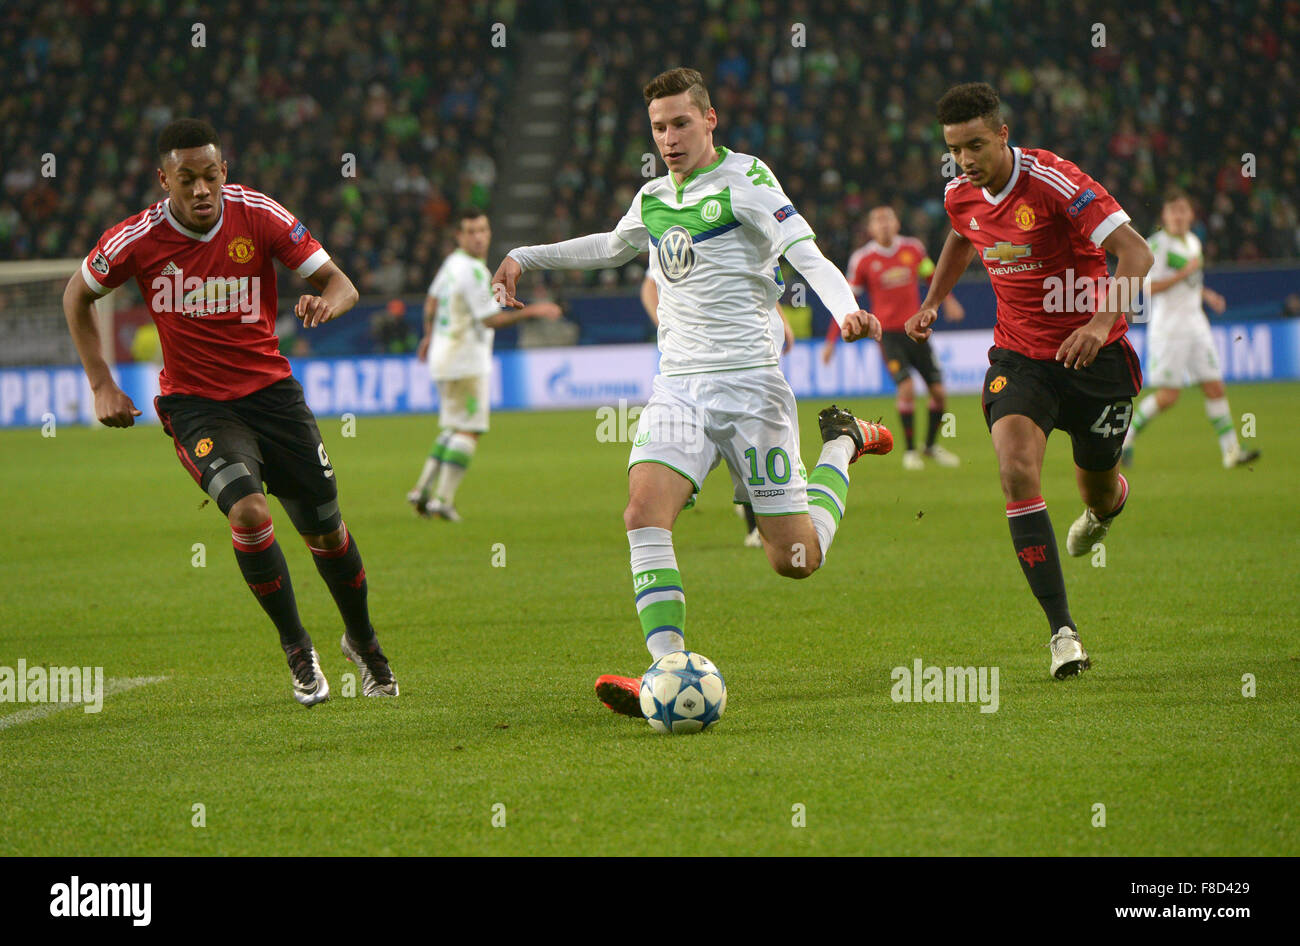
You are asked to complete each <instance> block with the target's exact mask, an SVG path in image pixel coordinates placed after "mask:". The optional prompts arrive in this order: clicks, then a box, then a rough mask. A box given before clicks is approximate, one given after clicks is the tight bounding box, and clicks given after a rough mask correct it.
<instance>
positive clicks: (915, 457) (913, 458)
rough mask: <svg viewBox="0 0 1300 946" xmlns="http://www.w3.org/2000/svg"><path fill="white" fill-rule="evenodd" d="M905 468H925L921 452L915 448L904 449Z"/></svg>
mask: <svg viewBox="0 0 1300 946" xmlns="http://www.w3.org/2000/svg"><path fill="white" fill-rule="evenodd" d="M903 469H905V470H924V469H925V461H924V460H922V459H921V454H919V453H918V452H917V451H915V450H905V451H903Z"/></svg>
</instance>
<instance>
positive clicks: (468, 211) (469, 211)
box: [456, 207, 487, 230]
mask: <svg viewBox="0 0 1300 946" xmlns="http://www.w3.org/2000/svg"><path fill="white" fill-rule="evenodd" d="M486 216H487V211H486V210H484V209H483V208H482V207H465V208H464V209H462V210H461V211H460V212H458V213H457V214H456V229H457V230H459V229H460V228H461V227H463V226H465V221H466V220H477V219H478V218H479V217H486Z"/></svg>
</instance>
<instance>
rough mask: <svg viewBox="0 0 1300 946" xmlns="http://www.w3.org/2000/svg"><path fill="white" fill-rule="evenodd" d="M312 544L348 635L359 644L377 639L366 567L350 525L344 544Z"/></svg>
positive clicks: (316, 559)
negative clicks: (325, 546) (368, 598)
mask: <svg viewBox="0 0 1300 946" xmlns="http://www.w3.org/2000/svg"><path fill="white" fill-rule="evenodd" d="M308 548H311V556H312V558H313V559H314V560H315V562H316V570H317V571H318V572H320V576H321V577H322V578H324V579H325V585H326V586H327V587H328V588H329V590H330V594H332V595H333V596H334V603H335V604H336V605H338V609H339V614H341V615H343V626H344V627H345V628H346V629H347V632H348V637H349V638H350V639H351V640H352V641H353V642H354V643H357V644H366V643H369V642H370V641H372V640H374V637H375V629H374V628H373V627H371V625H370V607H369V605H368V604H367V603H366V595H367V587H366V569H365V566H364V565H362V564H361V552H360V550H359V549H358V548H357V542H356V539H354V538H353V537H352V535H351V533H349V532H348V530H347V526H343V544H342V545H340V546H339V547H338V548H336V549H318V548H315V547H312V546H308Z"/></svg>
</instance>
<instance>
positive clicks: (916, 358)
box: [822, 206, 966, 470]
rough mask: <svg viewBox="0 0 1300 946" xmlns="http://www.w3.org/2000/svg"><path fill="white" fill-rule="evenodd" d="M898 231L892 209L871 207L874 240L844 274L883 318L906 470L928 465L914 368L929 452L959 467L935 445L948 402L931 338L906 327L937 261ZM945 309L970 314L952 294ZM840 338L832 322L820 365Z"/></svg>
mask: <svg viewBox="0 0 1300 946" xmlns="http://www.w3.org/2000/svg"><path fill="white" fill-rule="evenodd" d="M898 231H899V224H898V214H896V213H894V208H893V207H889V206H880V207H873V208H872V209H871V212H870V213H868V214H867V233H868V234H869V235H870V237H871V239H870V241H868V242H867V243H866V244H864V245H863V246H860V247H858V248H857V249H856V250H854V251H853V255H851V256H850V257H849V265H848V267H847V268H846V269H845V272H844V275H845V277H846V278H847V279H848V281H849V285H850V286H851V287H852V289H853V294H854V295H861V294H862V292H863V291H864V290H865V291H866V292H867V294H868V295H869V296H870V300H871V301H870V305H871V311H872V313H873V314H875V316H876V318H878V319H880V327H881V330H882V334H881V337H880V349H881V352H882V354H883V355H884V358H885V367H886V368H887V369H888V370H889V374H890V377H892V378H893V379H894V384H895V385H896V386H897V388H898V416H899V418H900V419H901V420H902V422H903V436H904V438H905V439H906V441H907V450H906V452H905V453H904V454H903V469H905V470H920V469H924V468H925V461H924V460H922V459H921V454H920V453H918V452H917V450H916V439H915V433H914V431H915V424H914V420H915V417H916V395H915V388H914V386H913V383H912V369H913V368H915V369H916V371H917V373H918V374H920V375H921V380H922V381H924V382H925V386H926V390H927V391H928V392H929V395H930V403H929V411H930V426H929V428H928V429H927V430H926V433H925V455H926V456H927V457H928V458H930V459H931V460H933V461H934V462H936V463H938V464H939V465H940V466H960V465H961V461H960V460H958V459H957V457H956V456H955V455H954V454H952V453H951V452H950V451H948V450H945V449H944V448H943V447H941V446H939V445H938V444H936V443H935V438H936V437H937V436H938V433H939V424H940V423H941V422H942V419H943V412H944V409H945V407H946V406H947V393H946V392H945V390H944V387H943V373H942V372H941V371H940V370H939V363H938V362H937V361H936V360H935V357H934V352H933V351H932V350H931V348H930V343H929V342H928V341H924V342H918V341H914V340H913V339H911V338H909V337H908V335H907V332H905V331H903V326H904V325H905V324H906V323H907V319H908V317H909V316H911V315H912V314H913V313H915V312H916V310H917V307H918V306H919V305H920V304H921V289H920V285H921V280H922V279H928V278H929V277H930V274H931V273H933V272H934V263H933V262H932V261H931V260H930V257H929V255H928V254H927V253H926V251H925V244H924V243H922V242H921V241H920V240H918V239H916V238H915V237H905V236H899V233H898ZM943 313H944V315H945V316H947V317H948V319H949V321H952V322H959V321H961V319H962V317H963V316H965V314H966V313H965V310H964V309H963V308H962V305H961V303H960V302H958V301H957V300H956V299H955V298H954V297H952V296H949V297H948V298H947V299H944V300H943ZM839 338H840V327H839V326H838V325H836V324H835V323H834V322H832V323H831V327H830V331H829V332H827V333H826V343H825V344H824V345H823V346H822V364H829V363H830V360H831V354H832V353H833V352H834V351H835V343H836V342H837V341H839Z"/></svg>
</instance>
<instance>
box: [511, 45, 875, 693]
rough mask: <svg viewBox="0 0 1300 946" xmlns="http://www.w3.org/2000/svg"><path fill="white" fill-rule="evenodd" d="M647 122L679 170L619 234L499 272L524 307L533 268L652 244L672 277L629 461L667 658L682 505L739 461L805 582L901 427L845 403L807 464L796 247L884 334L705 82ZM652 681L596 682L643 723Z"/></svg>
mask: <svg viewBox="0 0 1300 946" xmlns="http://www.w3.org/2000/svg"><path fill="white" fill-rule="evenodd" d="M643 97H644V100H645V102H646V105H647V107H648V110H649V115H650V127H651V131H652V134H653V136H654V140H655V145H656V146H657V147H658V149H659V153H660V155H661V156H662V157H663V159H664V163H665V164H666V165H667V166H668V171H669V173H668V174H667V175H665V176H663V177H660V178H656V179H654V180H653V181H650V182H648V183H647V184H646V185H645V186H643V187H642V188H641V190H640V192H639V193H638V194H637V195H636V197H635V198H634V199H633V201H632V206H631V207H630V208H629V209H628V212H627V213H626V214H625V215H624V217H623V219H622V220H620V221H619V223H618V225H617V227H615V229H614V230H613V231H612V232H609V233H597V234H592V235H590V236H585V237H579V238H577V239H575V240H566V241H564V242H562V243H556V244H552V245H549V246H529V247H520V248H517V249H514V250H512V251H511V252H510V254H509V255H508V256H507V257H506V258H505V259H504V260H503V261H502V263H501V266H500V268H498V270H497V272H496V275H495V276H494V277H493V279H492V282H493V287H494V289H495V290H497V292H498V293H499V295H498V299H499V300H500V301H501V302H502V303H503V304H505V305H510V306H514V307H518V306H520V305H521V303H519V302H518V301H516V300H515V298H514V294H515V284H516V281H517V280H518V278H519V276H520V274H521V273H523V272H524V271H526V270H529V269H601V268H606V267H612V266H620V265H622V264H623V263H626V262H629V261H630V260H632V259H634V258H635V257H636V256H637V254H639V253H642V252H645V251H646V250H650V275H651V276H652V277H653V278H654V280H655V282H656V284H657V285H658V287H659V305H658V313H659V350H660V354H661V358H660V363H659V371H660V373H659V375H658V376H657V377H656V378H655V380H654V388H653V393H652V394H651V398H650V402H649V404H647V405H646V408H645V411H643V412H642V414H641V421H640V425H639V426H638V429H637V436H636V440H635V441H634V442H633V444H632V451H631V456H630V457H629V461H628V503H627V508H626V509H625V511H624V513H623V520H624V525H625V526H626V528H627V536H628V544H629V545H630V547H631V566H632V588H633V594H634V597H635V600H636V605H637V614H638V618H639V619H640V623H641V628H642V631H643V632H644V635H645V643H646V647H647V649H648V650H649V651H650V654H651V656H652V657H653V658H654V659H656V660H657V659H659V658H660V657H662V656H663V655H665V654H669V653H673V652H675V651H680V650H684V649H685V639H684V627H685V616H686V603H685V602H686V599H685V594H684V591H683V585H682V580H681V573H680V572H679V571H678V569H677V559H676V556H675V554H674V551H673V537H672V527H673V523H674V522H675V521H676V519H677V515H678V513H680V512H681V510H682V508H683V507H684V506H685V505H686V503H687V502H688V501H689V500H690V499H691V497H692V496H693V495H694V494H695V493H696V492H698V491H699V488H700V484H701V483H703V482H704V478H705V476H707V475H708V473H709V471H710V470H711V469H713V467H715V466H717V464H718V463H719V462H720V461H721V460H726V462H727V466H728V468H729V471H730V472H731V474H732V479H733V480H734V481H735V482H737V483H738V484H740V485H742V486H743V487H744V488H745V489H747V491H748V493H749V496H748V498H749V501H750V502H751V503H752V504H753V506H754V513H755V514H756V516H757V518H758V523H759V531H760V533H761V534H762V538H763V545H764V549H765V551H766V552H767V557H768V561H769V563H770V564H771V565H772V567H773V569H775V570H776V571H777V572H778V573H779V574H781V575H783V576H786V577H789V578H806V577H808V576H809V575H811V574H812V573H813V572H814V571H816V570H817V568H818V567H820V566H821V564H822V562H823V560H824V559H825V555H826V552H827V551H828V550H829V548H830V545H831V540H832V539H833V538H834V535H835V530H836V528H837V527H838V525H839V522H840V518H841V516H843V514H844V507H845V502H846V501H847V498H848V484H849V478H848V467H849V464H850V463H852V462H854V461H855V460H857V458H858V457H860V456H862V455H863V454H865V453H877V454H883V453H888V452H889V450H890V449H891V448H892V447H893V438H892V436H891V435H890V433H889V431H888V430H887V429H885V428H884V427H882V426H879V425H876V424H867V423H863V422H861V421H859V420H857V419H856V418H854V417H853V415H852V414H850V413H849V412H848V411H843V410H840V409H839V408H836V407H835V406H834V405H832V406H831V407H829V408H827V409H825V410H823V411H822V412H821V416H820V418H819V422H820V427H821V433H822V439H823V442H824V446H823V448H822V452H821V456H820V457H819V459H818V462H817V466H816V467H815V468H814V469H813V471H812V473H811V474H807V475H805V470H804V466H803V463H802V462H801V461H800V458H799V428H798V418H797V416H796V408H795V401H794V394H793V392H792V391H791V390H790V385H789V383H787V381H786V380H785V377H784V376H783V375H782V374H781V369H780V367H779V366H778V359H777V349H778V345H779V341H778V339H777V338H774V333H773V331H772V330H771V327H770V322H769V316H770V315H771V310H772V306H773V305H774V304H775V303H776V300H777V298H778V297H779V296H780V290H779V288H778V286H777V281H776V276H775V275H774V270H775V267H776V262H777V259H778V258H779V257H780V256H785V258H786V259H788V260H789V261H790V263H791V265H793V266H794V267H795V268H796V269H797V270H798V271H799V272H800V274H801V275H802V276H803V277H804V279H806V280H807V281H808V284H809V285H810V286H811V288H812V290H813V291H814V292H816V293H817V295H818V296H819V297H820V298H821V300H822V302H823V303H825V304H826V306H827V308H828V309H830V311H831V313H832V314H833V315H834V316H835V318H836V321H838V322H839V323H840V326H841V327H842V330H843V335H844V338H845V340H846V341H854V340H856V339H859V338H866V337H868V336H870V337H872V338H876V339H878V338H879V337H880V323H879V322H878V321H877V320H876V318H875V316H873V315H871V314H870V313H869V312H863V311H860V310H859V309H858V306H857V302H856V301H855V300H854V298H853V294H852V292H851V291H850V290H849V286H848V283H847V282H845V280H844V276H843V274H842V273H840V271H839V269H838V268H836V266H835V265H834V264H833V263H831V262H830V261H829V260H828V259H826V257H825V256H823V255H822V253H821V251H820V250H818V249H817V245H816V243H815V242H814V234H813V231H812V229H811V227H809V225H808V222H807V221H806V220H805V219H804V218H803V217H802V216H800V215H799V212H798V211H797V210H796V209H795V207H794V206H793V205H792V204H791V203H790V199H789V198H788V197H786V195H785V193H784V192H783V191H782V190H781V187H780V185H779V184H777V182H776V179H775V177H774V176H773V175H772V173H771V171H770V170H768V168H767V167H766V166H764V165H763V164H762V163H761V162H760V161H759V160H758V159H757V158H755V157H753V156H751V155H743V154H736V153H733V152H731V151H728V150H727V149H726V148H716V147H715V146H714V144H713V129H714V128H715V127H717V124H718V117H717V113H716V112H715V111H714V110H713V108H712V107H711V105H710V104H709V94H708V92H707V91H706V89H705V87H704V80H703V77H702V76H701V75H700V74H699V73H698V72H697V71H695V70H694V69H673V70H670V71H668V72H665V73H663V74H661V75H659V76H656V77H655V78H654V79H653V80H651V82H650V83H649V84H648V85H647V86H646V87H645V88H644V90H643ZM639 689H640V680H639V678H634V677H619V676H614V675H612V674H611V675H606V676H603V677H601V678H600V679H599V680H597V682H596V693H597V695H598V696H599V697H600V699H601V701H602V702H604V703H605V705H606V706H608V707H609V708H610V709H612V710H614V711H615V712H618V713H623V714H625V715H628V716H634V717H637V718H641V716H642V713H641V706H640V699H639Z"/></svg>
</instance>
